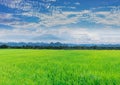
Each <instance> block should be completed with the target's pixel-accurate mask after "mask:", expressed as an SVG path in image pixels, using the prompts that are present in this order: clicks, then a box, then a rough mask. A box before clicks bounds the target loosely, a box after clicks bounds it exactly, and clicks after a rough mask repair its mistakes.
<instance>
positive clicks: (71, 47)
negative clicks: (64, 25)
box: [0, 44, 120, 50]
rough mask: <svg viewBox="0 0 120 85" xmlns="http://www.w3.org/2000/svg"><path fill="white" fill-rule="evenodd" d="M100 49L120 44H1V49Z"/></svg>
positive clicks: (114, 47) (113, 47) (111, 47)
mask: <svg viewBox="0 0 120 85" xmlns="http://www.w3.org/2000/svg"><path fill="white" fill-rule="evenodd" d="M10 48H12V49H83V50H84V49H88V50H91V49H98V50H102V49H105V50H109V49H113V50H114V49H115V50H120V46H97V45H94V46H68V45H58V46H57V45H56V46H54V45H48V46H30V45H23V46H9V45H6V44H3V45H0V49H10Z"/></svg>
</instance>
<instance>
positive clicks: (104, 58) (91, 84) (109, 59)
mask: <svg viewBox="0 0 120 85" xmlns="http://www.w3.org/2000/svg"><path fill="white" fill-rule="evenodd" d="M0 85H120V51H119V50H99V51H98V50H25V49H20V50H18V49H14V50H13V49H4V50H0Z"/></svg>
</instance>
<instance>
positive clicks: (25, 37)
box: [0, 0, 120, 44]
mask: <svg viewBox="0 0 120 85" xmlns="http://www.w3.org/2000/svg"><path fill="white" fill-rule="evenodd" d="M0 42H45V43H50V42H61V43H74V44H84V43H85V44H103V43H104V44H120V0H0Z"/></svg>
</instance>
